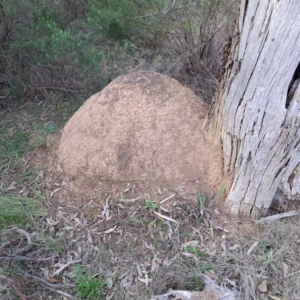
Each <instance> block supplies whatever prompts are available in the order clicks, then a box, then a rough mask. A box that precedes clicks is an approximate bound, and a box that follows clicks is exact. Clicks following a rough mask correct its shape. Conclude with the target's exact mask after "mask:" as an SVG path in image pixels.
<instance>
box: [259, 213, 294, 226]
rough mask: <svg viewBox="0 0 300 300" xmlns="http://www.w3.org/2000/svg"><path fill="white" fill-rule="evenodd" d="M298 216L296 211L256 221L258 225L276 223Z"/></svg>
mask: <svg viewBox="0 0 300 300" xmlns="http://www.w3.org/2000/svg"><path fill="white" fill-rule="evenodd" d="M296 215H298V213H297V212H296V211H295V210H292V211H289V212H285V213H282V214H277V215H274V216H269V217H266V218H261V219H260V220H258V221H256V223H265V222H269V221H275V220H279V219H282V218H288V217H293V216H296Z"/></svg>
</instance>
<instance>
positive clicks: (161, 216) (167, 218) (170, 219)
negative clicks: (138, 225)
mask: <svg viewBox="0 0 300 300" xmlns="http://www.w3.org/2000/svg"><path fill="white" fill-rule="evenodd" d="M153 212H154V214H156V215H157V216H159V217H160V218H163V219H165V220H168V221H171V222H174V223H178V222H177V221H176V220H174V219H172V218H169V217H167V216H164V215H162V214H160V213H158V212H156V211H154V210H153Z"/></svg>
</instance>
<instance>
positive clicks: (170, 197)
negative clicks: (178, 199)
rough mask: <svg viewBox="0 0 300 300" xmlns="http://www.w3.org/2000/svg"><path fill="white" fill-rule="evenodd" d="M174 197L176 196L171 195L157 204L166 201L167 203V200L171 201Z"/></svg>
mask: <svg viewBox="0 0 300 300" xmlns="http://www.w3.org/2000/svg"><path fill="white" fill-rule="evenodd" d="M175 195H176V194H173V195H171V196H169V197H168V198H166V199H164V200H161V201H159V204H163V203H164V202H166V201H168V200H170V199H172V198H173V197H174V196H175Z"/></svg>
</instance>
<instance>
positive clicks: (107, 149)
mask: <svg viewBox="0 0 300 300" xmlns="http://www.w3.org/2000/svg"><path fill="white" fill-rule="evenodd" d="M207 110H208V106H207V104H205V103H204V102H203V100H201V99H200V98H199V97H197V96H196V95H195V94H194V93H193V91H192V90H190V89H189V88H186V87H184V86H182V85H181V84H180V83H179V82H177V81H176V80H174V79H172V78H170V77H167V76H164V75H161V74H158V73H155V72H145V71H139V72H136V73H131V74H127V75H123V76H120V77H118V78H116V79H115V80H114V81H112V82H111V83H110V84H109V85H108V86H107V87H106V88H105V89H104V90H102V91H101V92H100V93H97V94H95V95H93V96H92V97H91V98H89V99H88V100H87V101H86V102H85V103H84V104H83V105H82V107H81V108H80V109H79V110H78V111H77V112H76V113H75V114H74V115H73V117H72V118H71V119H70V120H69V122H68V123H67V124H66V126H65V128H64V130H63V134H62V137H61V142H60V146H59V149H58V161H59V164H60V165H61V167H62V169H63V170H64V171H65V172H67V173H69V174H77V173H78V172H80V173H86V174H96V175H99V176H110V177H111V178H114V179H115V180H135V181H138V180H150V181H155V182H166V183H168V184H170V185H173V186H176V185H178V184H182V183H184V182H186V181H187V180H198V181H200V182H202V183H205V184H206V185H207V186H210V187H213V186H216V187H217V188H219V187H220V185H221V177H222V171H221V169H222V153H221V149H220V148H219V147H217V146H212V145H210V144H208V143H207V142H206V141H205V139H204V137H203V133H202V124H203V121H204V118H205V116H206V114H207Z"/></svg>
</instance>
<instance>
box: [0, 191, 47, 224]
mask: <svg viewBox="0 0 300 300" xmlns="http://www.w3.org/2000/svg"><path fill="white" fill-rule="evenodd" d="M45 215H47V213H46V211H45V210H44V209H43V208H41V201H40V200H37V199H31V198H21V197H16V196H4V195H1V194H0V229H2V228H4V227H6V226H9V225H25V224H27V223H30V222H31V218H30V217H31V216H35V217H42V216H45Z"/></svg>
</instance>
